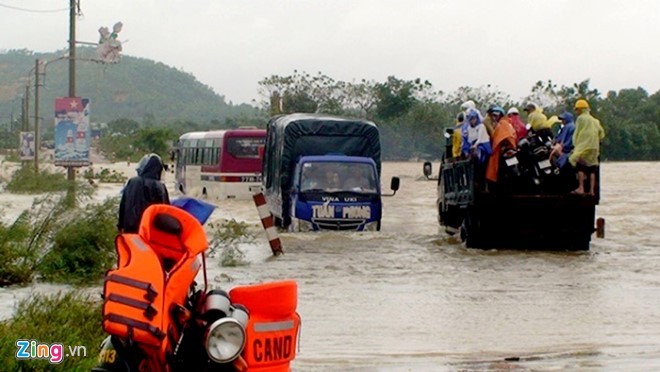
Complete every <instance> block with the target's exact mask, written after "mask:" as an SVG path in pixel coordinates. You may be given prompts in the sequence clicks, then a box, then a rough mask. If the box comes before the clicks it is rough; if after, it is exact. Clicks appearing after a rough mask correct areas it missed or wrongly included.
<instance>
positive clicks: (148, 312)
mask: <svg viewBox="0 0 660 372" xmlns="http://www.w3.org/2000/svg"><path fill="white" fill-rule="evenodd" d="M108 301H112V302H117V303H120V304H122V305H126V306H131V307H135V308H138V309H142V310H144V316H145V317H146V318H147V319H149V320H153V318H154V316H156V314H158V311H157V310H156V309H155V308H154V307H153V306H151V303H149V302H144V301H140V300H136V299H133V298H130V297H126V296H122V295H120V294H116V293H111V294H110V296H108Z"/></svg>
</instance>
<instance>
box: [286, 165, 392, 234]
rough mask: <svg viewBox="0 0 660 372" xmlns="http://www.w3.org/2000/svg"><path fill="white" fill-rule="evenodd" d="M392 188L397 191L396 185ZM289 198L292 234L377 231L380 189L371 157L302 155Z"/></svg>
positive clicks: (378, 225) (380, 206)
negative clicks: (300, 232) (330, 231)
mask: <svg viewBox="0 0 660 372" xmlns="http://www.w3.org/2000/svg"><path fill="white" fill-rule="evenodd" d="M397 181H398V180H397ZM395 184H396V185H395ZM392 188H393V190H394V188H396V189H398V182H393V185H392ZM395 191H396V190H395ZM289 199H290V200H291V208H290V211H291V225H290V227H289V229H290V230H292V231H318V230H356V231H378V230H380V220H381V215H382V201H381V187H380V179H379V177H378V170H377V167H376V163H375V162H374V161H373V159H371V158H367V157H359V156H344V155H323V156H303V157H301V158H300V159H299V160H298V162H297V163H296V166H295V170H294V175H293V186H292V188H291V190H290V198H289Z"/></svg>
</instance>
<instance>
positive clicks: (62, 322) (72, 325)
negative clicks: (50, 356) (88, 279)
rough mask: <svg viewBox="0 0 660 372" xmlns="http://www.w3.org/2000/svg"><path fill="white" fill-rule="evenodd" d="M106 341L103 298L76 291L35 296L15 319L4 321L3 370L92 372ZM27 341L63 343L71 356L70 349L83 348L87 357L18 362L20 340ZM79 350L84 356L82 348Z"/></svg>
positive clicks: (0, 332) (0, 326) (0, 327)
mask: <svg viewBox="0 0 660 372" xmlns="http://www.w3.org/2000/svg"><path fill="white" fill-rule="evenodd" d="M104 338H105V335H104V333H103V329H102V328H101V302H100V298H99V300H98V301H97V300H92V299H91V298H90V297H89V296H88V295H83V294H80V293H75V292H69V293H66V294H62V293H57V294H55V295H51V296H46V295H37V296H33V297H31V298H29V299H26V300H23V301H21V302H20V303H19V304H18V308H17V310H16V314H15V315H14V317H13V318H12V319H10V320H7V321H4V322H0V365H1V366H2V370H3V371H89V370H91V369H92V367H94V366H95V365H96V363H97V353H98V350H99V344H100V343H101V341H102V340H103V339H104ZM26 339H27V340H36V341H37V342H38V343H44V344H51V343H58V344H62V345H63V350H62V354H63V355H66V354H68V353H69V347H71V348H73V347H75V346H83V347H84V348H85V350H84V352H85V353H86V356H84V355H80V356H68V357H64V358H63V360H62V362H61V363H59V364H50V363H49V362H48V360H45V359H32V360H17V359H16V352H17V351H18V348H17V346H16V341H17V340H26ZM78 351H79V352H80V354H83V349H82V348H78Z"/></svg>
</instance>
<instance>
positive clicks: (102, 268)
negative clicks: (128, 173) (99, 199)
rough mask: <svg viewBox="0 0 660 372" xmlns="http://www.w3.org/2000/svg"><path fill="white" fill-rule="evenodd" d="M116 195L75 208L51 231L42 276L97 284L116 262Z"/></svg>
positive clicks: (41, 270)
mask: <svg viewBox="0 0 660 372" xmlns="http://www.w3.org/2000/svg"><path fill="white" fill-rule="evenodd" d="M118 209H119V203H118V198H112V199H107V200H106V201H105V202H103V203H102V204H90V205H88V206H86V207H85V208H84V209H83V210H78V211H75V213H72V215H71V216H70V217H69V218H68V222H67V223H65V224H63V226H62V227H61V228H60V229H58V230H57V231H56V232H55V233H54V235H53V245H52V247H51V249H50V250H49V251H48V253H46V255H45V256H44V257H43V259H42V261H41V264H40V265H39V272H40V274H41V276H42V277H43V279H44V280H47V281H52V282H65V283H72V284H96V281H97V280H99V279H101V278H103V275H105V272H106V271H107V270H108V269H110V268H111V267H112V266H113V265H114V264H115V262H116V257H115V245H114V242H115V236H116V235H117V229H116V222H117V211H118Z"/></svg>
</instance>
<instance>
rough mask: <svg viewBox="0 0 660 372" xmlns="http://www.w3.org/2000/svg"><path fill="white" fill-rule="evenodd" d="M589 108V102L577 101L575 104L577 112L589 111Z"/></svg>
mask: <svg viewBox="0 0 660 372" xmlns="http://www.w3.org/2000/svg"><path fill="white" fill-rule="evenodd" d="M588 108H589V102H587V101H586V100H583V99H579V100H577V102H575V109H576V110H577V109H588Z"/></svg>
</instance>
